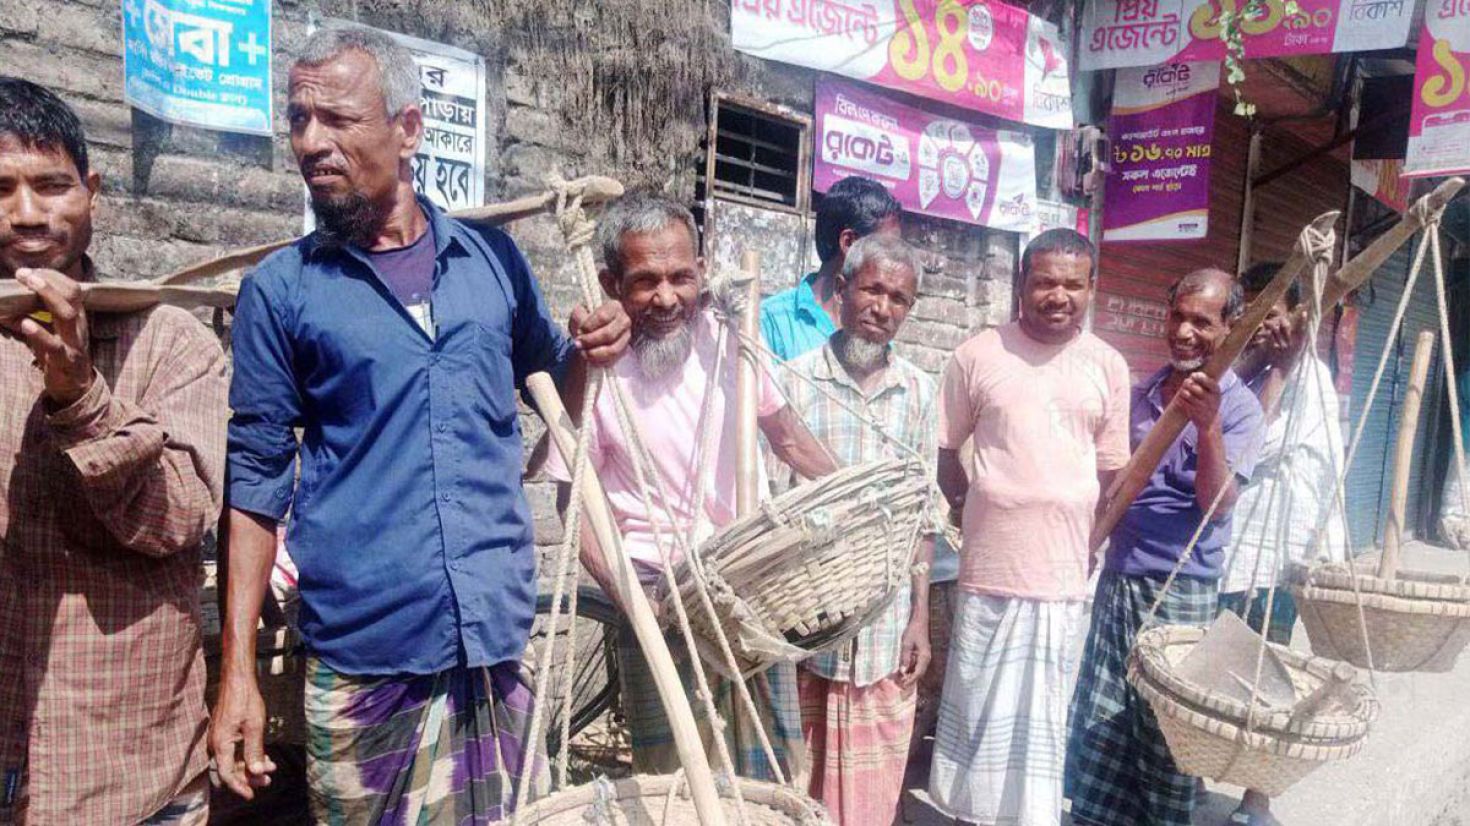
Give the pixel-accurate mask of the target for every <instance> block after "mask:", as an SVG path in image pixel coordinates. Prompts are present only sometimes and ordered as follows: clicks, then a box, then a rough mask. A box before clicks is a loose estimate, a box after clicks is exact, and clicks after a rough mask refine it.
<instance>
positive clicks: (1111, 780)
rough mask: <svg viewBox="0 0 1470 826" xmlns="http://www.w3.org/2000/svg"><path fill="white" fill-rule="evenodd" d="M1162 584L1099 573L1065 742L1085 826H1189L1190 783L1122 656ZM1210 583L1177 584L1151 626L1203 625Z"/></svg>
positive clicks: (1212, 607) (1182, 580) (1209, 614)
mask: <svg viewBox="0 0 1470 826" xmlns="http://www.w3.org/2000/svg"><path fill="white" fill-rule="evenodd" d="M1162 586H1163V582H1162V581H1158V580H1153V579H1148V578H1145V577H1133V576H1123V575H1121V574H1116V573H1111V572H1107V571H1105V572H1103V574H1102V576H1101V578H1100V579H1099V580H1098V584H1097V597H1096V599H1095V601H1094V603H1093V608H1092V628H1091V630H1090V631H1089V632H1088V634H1087V647H1086V650H1085V651H1084V652H1083V655H1082V670H1081V675H1080V678H1079V680H1078V684H1077V694H1076V697H1074V698H1073V701H1072V733H1071V737H1070V739H1069V740H1068V742H1067V771H1066V788H1067V796H1068V797H1070V798H1071V799H1072V819H1073V821H1074V822H1076V823H1078V824H1089V826H1138V824H1149V826H1189V822H1190V816H1191V813H1192V812H1193V810H1194V796H1195V789H1196V783H1195V779H1194V778H1193V777H1191V776H1189V775H1186V774H1181V773H1180V772H1179V770H1178V768H1176V767H1175V765H1174V758H1173V757H1172V756H1171V755H1170V754H1169V746H1168V744H1167V743H1165V742H1164V735H1163V732H1161V731H1160V730H1159V723H1158V720H1157V719H1155V717H1154V713H1153V710H1152V709H1150V708H1149V707H1148V702H1147V701H1146V700H1144V699H1143V698H1142V697H1141V696H1139V694H1138V692H1137V691H1136V690H1134V688H1133V687H1132V686H1130V685H1129V684H1128V680H1127V676H1126V675H1127V671H1128V653H1129V651H1131V650H1132V648H1133V642H1134V639H1135V638H1136V637H1137V636H1138V631H1139V630H1140V628H1141V627H1142V625H1143V621H1144V619H1145V618H1146V617H1147V616H1148V610H1149V607H1150V606H1152V605H1153V602H1154V599H1155V598H1156V597H1157V595H1158V592H1159V590H1160V588H1162ZM1216 587H1217V583H1216V582H1214V581H1213V580H1202V579H1191V578H1189V577H1183V576H1181V577H1178V578H1176V579H1175V580H1174V584H1173V585H1172V586H1170V588H1169V594H1168V596H1167V597H1165V599H1164V601H1163V604H1161V605H1160V606H1159V612H1158V615H1157V616H1156V617H1155V622H1156V623H1159V624H1168V625H1206V624H1208V623H1209V622H1210V621H1211V620H1213V619H1214V618H1215V611H1216V602H1217V600H1216V595H1215V594H1216Z"/></svg>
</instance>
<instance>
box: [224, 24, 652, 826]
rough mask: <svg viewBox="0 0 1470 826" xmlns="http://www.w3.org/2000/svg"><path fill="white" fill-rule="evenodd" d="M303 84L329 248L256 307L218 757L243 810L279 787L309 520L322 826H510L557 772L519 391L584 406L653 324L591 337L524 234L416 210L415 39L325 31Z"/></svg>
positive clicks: (299, 103) (267, 291)
mask: <svg viewBox="0 0 1470 826" xmlns="http://www.w3.org/2000/svg"><path fill="white" fill-rule="evenodd" d="M289 79H290V90H289V107H288V110H287V113H288V117H289V119H290V125H291V148H292V151H293V152H294V153H295V155H296V159H297V161H298V163H299V164H300V166H301V172H302V177H303V178H304V179H305V181H306V185H307V187H308V188H309V190H310V194H311V203H312V208H313V211H314V212H315V213H316V216H317V221H318V229H317V231H316V232H314V233H312V234H311V235H310V236H307V237H306V238H303V239H301V240H300V241H298V242H296V243H295V244H293V245H291V246H290V247H288V248H286V249H284V250H282V251H280V252H278V253H276V254H274V255H272V256H271V257H270V258H267V259H266V260H265V261H264V262H263V263H262V264H261V265H260V266H259V267H258V268H257V269H256V270H255V271H254V272H253V273H252V274H251V275H250V277H249V278H247V279H246V280H245V282H244V284H243V285H242V288H241V291H240V298H239V305H238V308H237V315H236V321H235V326H234V330H233V334H232V336H233V338H232V341H233V349H234V357H235V374H234V382H233V386H232V387H231V392H230V406H231V408H232V409H233V411H234V416H233V418H232V419H231V421H230V427H229V454H228V487H229V500H230V511H229V517H228V519H229V521H228V541H229V568H228V570H229V577H228V586H227V591H228V594H227V600H226V616H225V622H224V628H223V634H224V640H223V648H224V653H223V658H222V659H223V662H222V670H221V685H220V695H219V700H218V702H217V704H216V706H215V710H214V721H213V728H212V730H211V733H210V745H211V748H212V750H213V752H214V755H215V758H216V760H217V762H218V765H219V771H220V775H221V778H222V779H223V780H224V782H225V783H226V784H227V785H228V786H230V788H232V789H233V790H235V791H236V792H237V793H239V794H241V795H242V796H244V797H246V798H249V797H251V796H252V787H258V786H261V785H265V784H266V783H268V782H269V777H268V775H269V772H270V771H271V770H272V769H273V768H274V767H273V766H272V765H271V763H270V761H269V759H267V758H266V757H265V756H264V754H263V752H262V748H261V730H262V728H263V724H264V708H263V705H262V703H261V697H260V693H259V690H258V688H257V686H256V681H255V651H254V641H255V629H256V623H257V620H258V617H259V612H260V605H261V598H262V596H263V594H264V590H265V588H266V585H267V581H268V578H269V572H270V568H271V563H272V559H273V557H274V549H275V527H276V524H277V522H278V521H279V520H281V519H282V518H283V517H284V516H285V515H286V512H287V510H288V509H289V510H291V521H290V533H289V546H290V548H291V552H292V557H293V559H294V561H295V562H296V564H297V566H298V567H299V569H300V580H299V582H300V591H301V613H300V627H301V633H302V636H303V638H304V639H305V642H306V646H307V649H308V653H309V655H310V657H309V660H308V664H307V673H308V678H307V691H306V719H307V725H308V744H309V745H308V749H307V757H308V767H307V772H308V779H309V781H310V786H311V789H310V793H311V794H310V799H311V805H312V809H313V815H314V817H315V819H316V820H319V821H323V822H327V821H330V822H345V823H379V822H387V821H391V822H395V823H396V822H407V823H417V822H434V823H438V822H454V823H459V822H476V823H480V822H485V821H486V820H494V819H498V818H499V817H501V816H502V815H504V814H505V807H506V804H507V802H508V801H509V798H510V795H511V794H512V793H513V789H514V783H515V778H516V777H517V776H518V775H519V774H520V773H521V772H522V770H523V768H524V769H525V770H527V771H534V770H535V769H536V768H537V761H536V758H535V754H536V751H537V749H535V748H533V746H532V744H528V743H524V742H523V738H524V737H525V734H526V732H525V728H526V727H527V723H528V722H529V719H530V713H529V712H530V699H531V698H530V694H529V691H528V689H527V687H526V686H525V685H524V684H522V683H521V682H520V679H519V674H518V669H519V660H520V655H521V653H522V650H523V648H524V647H525V644H526V641H527V637H528V634H529V629H530V626H531V621H532V618H533V615H534V607H535V597H536V561H535V552H534V548H533V545H532V529H531V519H530V514H529V512H528V507H527V503H526V500H525V497H524V495H523V492H522V489H521V483H520V480H521V435H520V429H519V426H518V423H517V415H516V396H515V394H516V390H517V389H519V388H521V387H522V385H523V383H524V381H525V379H526V377H527V376H529V375H530V374H532V373H535V372H538V371H543V370H544V371H550V372H552V373H553V374H554V375H556V376H558V378H559V379H560V380H561V382H562V386H563V388H564V389H565V391H566V392H567V394H568V396H570V397H571V398H572V399H573V400H574V401H573V402H572V403H571V407H572V409H579V408H580V404H577V403H575V399H576V397H578V396H580V394H581V392H582V384H583V379H584V375H585V369H586V365H588V364H591V365H596V366H604V365H609V364H611V363H613V362H614V361H615V360H616V358H617V357H618V356H619V355H620V354H621V352H622V351H623V349H624V348H625V347H626V345H627V342H628V334H629V329H630V323H629V321H628V318H627V314H626V313H625V312H624V311H623V309H622V307H621V306H620V305H619V304H617V303H616V302H607V303H606V304H604V305H603V306H602V307H599V308H598V309H597V311H596V312H593V313H588V312H587V311H585V310H583V309H581V308H579V309H578V310H577V311H575V312H573V314H572V318H571V323H570V328H571V331H572V335H573V336H574V337H575V338H574V339H568V338H567V337H566V335H564V334H563V333H562V332H561V331H560V330H559V329H557V327H556V326H555V325H554V324H553V323H552V321H551V319H550V318H549V317H548V315H547V310H546V307H545V305H544V304H543V302H542V299H541V296H540V294H539V293H538V290H537V287H536V284H535V282H534V281H533V280H532V278H531V274H530V271H529V269H528V267H527V265H526V262H525V259H524V258H523V257H522V256H521V254H520V252H519V251H518V250H517V249H516V247H515V244H514V243H513V242H512V241H511V240H510V239H509V238H508V237H507V236H506V235H505V234H503V233H501V232H499V231H498V230H494V229H489V228H484V227H471V226H469V225H467V224H463V223H460V222H458V221H455V220H452V219H450V218H448V217H446V216H445V215H444V213H443V212H441V211H440V210H438V209H437V208H436V207H434V206H433V205H432V204H431V203H429V202H428V201H427V200H424V199H422V198H416V197H415V196H414V191H413V187H412V184H411V181H412V173H411V167H410V162H411V160H412V158H413V156H414V153H415V152H416V151H417V149H418V146H419V143H420V141H421V140H422V138H423V132H424V127H423V116H422V113H421V111H420V108H419V94H420V91H419V73H418V69H417V67H416V66H415V64H414V62H413V58H412V56H411V55H410V54H409V53H408V52H407V51H406V50H405V49H403V47H401V46H399V45H397V44H396V43H395V42H394V41H393V40H392V39H391V38H389V37H387V36H386V35H384V34H382V33H380V32H374V31H371V30H365V29H356V28H351V29H326V30H322V31H320V32H318V33H317V34H315V35H313V36H312V37H311V38H310V39H309V40H308V41H307V43H306V44H305V46H304V47H303V50H302V53H301V56H300V57H299V58H298V59H297V61H296V63H295V64H294V65H293V66H292V68H291V71H290V76H289ZM298 431H299V432H300V434H301V436H300V444H299V447H298V443H297V436H296V435H295V432H298ZM298 455H299V459H300V468H299V469H300V473H299V479H300V481H299V483H298V482H297V481H296V479H297V459H298Z"/></svg>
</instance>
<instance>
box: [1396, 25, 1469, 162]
mask: <svg viewBox="0 0 1470 826" xmlns="http://www.w3.org/2000/svg"><path fill="white" fill-rule="evenodd" d="M1467 69H1470V0H1429V5H1428V6H1427V7H1426V8H1425V10H1424V31H1423V33H1422V34H1420V36H1419V56H1418V62H1417V65H1416V66H1415V67H1414V105H1413V109H1412V111H1411V112H1410V114H1409V152H1408V157H1407V158H1406V160H1405V162H1404V174H1405V175H1406V176H1410V177H1422V176H1426V175H1451V174H1459V173H1462V172H1467V171H1470V90H1467V88H1466V82H1465V78H1466V71H1467Z"/></svg>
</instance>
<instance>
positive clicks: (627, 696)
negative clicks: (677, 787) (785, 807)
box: [618, 624, 807, 781]
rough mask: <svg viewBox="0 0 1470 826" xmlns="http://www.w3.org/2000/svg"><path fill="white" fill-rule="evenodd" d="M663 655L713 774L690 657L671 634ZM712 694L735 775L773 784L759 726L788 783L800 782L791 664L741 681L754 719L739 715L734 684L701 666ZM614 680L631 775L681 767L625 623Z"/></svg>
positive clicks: (802, 758)
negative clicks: (672, 668)
mask: <svg viewBox="0 0 1470 826" xmlns="http://www.w3.org/2000/svg"><path fill="white" fill-rule="evenodd" d="M664 641H665V642H667V643H668V646H669V651H670V653H671V654H673V657H674V666H675V667H676V668H677V669H678V672H679V682H680V684H682V685H683V686H684V692H685V696H686V697H687V698H688V699H689V705H690V707H691V708H693V710H694V720H695V722H696V723H697V724H698V725H699V735H700V738H701V739H702V740H703V741H704V744H705V753H706V754H708V755H709V758H710V767H711V768H713V769H715V770H716V771H718V770H719V768H720V764H719V762H718V760H717V759H716V756H715V752H714V749H713V748H712V740H711V736H712V735H711V731H713V729H712V728H711V727H710V725H709V720H708V719H707V717H706V716H705V710H704V703H702V702H700V701H699V699H698V698H696V697H695V696H694V690H695V688H697V685H696V683H695V680H694V666H693V664H692V663H691V662H690V660H689V655H688V650H687V647H686V646H685V645H684V640H683V637H682V635H681V634H679V632H677V631H672V632H669V633H668V634H666V635H665V637H664ZM705 676H706V677H707V678H708V679H709V682H710V689H711V690H712V691H713V692H714V694H715V708H716V710H717V711H718V712H719V715H720V717H722V718H723V719H724V720H725V745H726V747H727V748H729V750H730V757H731V759H732V760H734V761H735V773H736V774H738V775H740V776H741V777H749V778H753V779H756V780H775V779H776V775H775V772H774V771H772V769H771V765H770V761H768V760H767V759H766V755H765V752H764V750H763V749H762V748H761V745H760V738H759V736H758V735H757V733H756V729H755V726H757V725H762V726H764V727H765V731H766V736H767V737H769V738H770V740H771V750H772V751H774V752H775V754H776V761H777V762H778V763H779V764H780V765H781V771H782V773H783V774H784V775H785V777H786V779H787V780H788V781H794V780H801V781H804V780H805V778H806V772H807V760H806V745H805V744H804V743H803V742H802V739H801V706H800V703H799V701H798V700H797V696H796V666H795V665H793V664H791V663H779V664H777V665H774V666H772V667H771V668H769V669H767V670H766V671H764V672H762V673H760V674H758V675H756V676H755V677H753V678H751V679H750V680H748V681H747V682H746V685H747V686H748V687H749V688H750V693H751V697H752V699H754V700H755V705H756V708H757V709H759V711H760V715H761V719H760V720H759V721H755V720H752V719H750V715H749V714H747V713H746V711H745V705H744V703H742V702H741V701H740V697H739V696H738V695H737V693H736V691H735V684H734V683H732V682H731V681H730V680H727V679H725V678H723V677H720V676H719V675H717V674H716V673H715V672H714V671H713V670H712V669H708V668H706V669H705ZM618 680H619V682H620V684H621V691H622V703H623V715H624V716H625V717H626V719H627V721H628V734H629V737H630V738H631V739H632V741H633V771H634V772H635V773H637V774H670V773H672V772H675V771H678V770H679V768H680V767H681V764H680V762H679V753H678V750H677V749H676V748H675V747H674V731H673V728H672V727H671V726H670V725H669V718H668V717H667V716H666V715H665V714H664V707H663V703H662V702H661V701H660V700H659V696H658V689H657V687H656V686H655V684H654V681H653V671H652V669H651V668H650V667H649V665H648V660H646V659H644V657H643V649H642V648H640V647H639V645H638V637H637V635H635V634H634V633H633V629H632V627H631V626H630V625H628V624H625V625H624V626H623V629H622V631H621V632H619V634H618Z"/></svg>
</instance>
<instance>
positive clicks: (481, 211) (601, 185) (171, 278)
mask: <svg viewBox="0 0 1470 826" xmlns="http://www.w3.org/2000/svg"><path fill="white" fill-rule="evenodd" d="M568 187H570V194H572V195H576V194H578V193H580V194H581V195H582V204H583V205H584V206H591V205H593V204H600V203H606V202H608V201H615V200H617V199H618V198H620V197H622V195H623V185H622V184H621V183H619V182H618V181H616V180H614V179H613V178H605V177H602V176H600V175H590V176H588V177H585V178H577V179H576V180H574V181H570V182H568ZM556 198H557V193H556V192H555V191H550V190H549V191H546V192H541V193H538V194H536V195H527V196H526V197H524V198H517V199H515V200H513V201H505V202H503V203H498V204H486V205H485V206H479V207H471V208H470V209H461V210H456V211H454V212H451V213H449V217H451V218H458V219H460V220H461V221H468V222H469V223H472V224H487V225H489V226H499V225H501V224H506V223H510V222H511V221H514V220H517V219H519V218H527V217H530V216H532V215H536V214H539V213H542V212H546V211H547V210H549V209H551V208H553V207H555V206H556ZM296 240H297V239H295V238H292V239H290V240H287V241H273V242H271V243H269V244H261V245H260V246H258V247H249V248H247V249H243V250H236V251H234V252H231V253H227V254H225V255H222V256H220V257H219V258H216V259H214V260H212V261H206V262H204V263H203V264H196V265H194V266H192V267H187V268H185V269H182V270H179V271H178V272H176V273H173V274H171V275H166V276H164V277H163V278H160V279H158V280H157V281H156V282H155V283H157V284H188V283H191V282H194V281H199V280H202V279H205V278H212V277H214V276H216V275H224V274H225V273H227V272H231V271H233V270H240V269H245V268H246V267H252V266H254V265H256V264H258V263H260V261H261V260H262V259H264V258H265V257H266V256H267V255H270V254H271V253H273V252H275V251H276V250H278V249H281V248H283V247H286V246H288V245H290V244H293V243H295V242H296Z"/></svg>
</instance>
